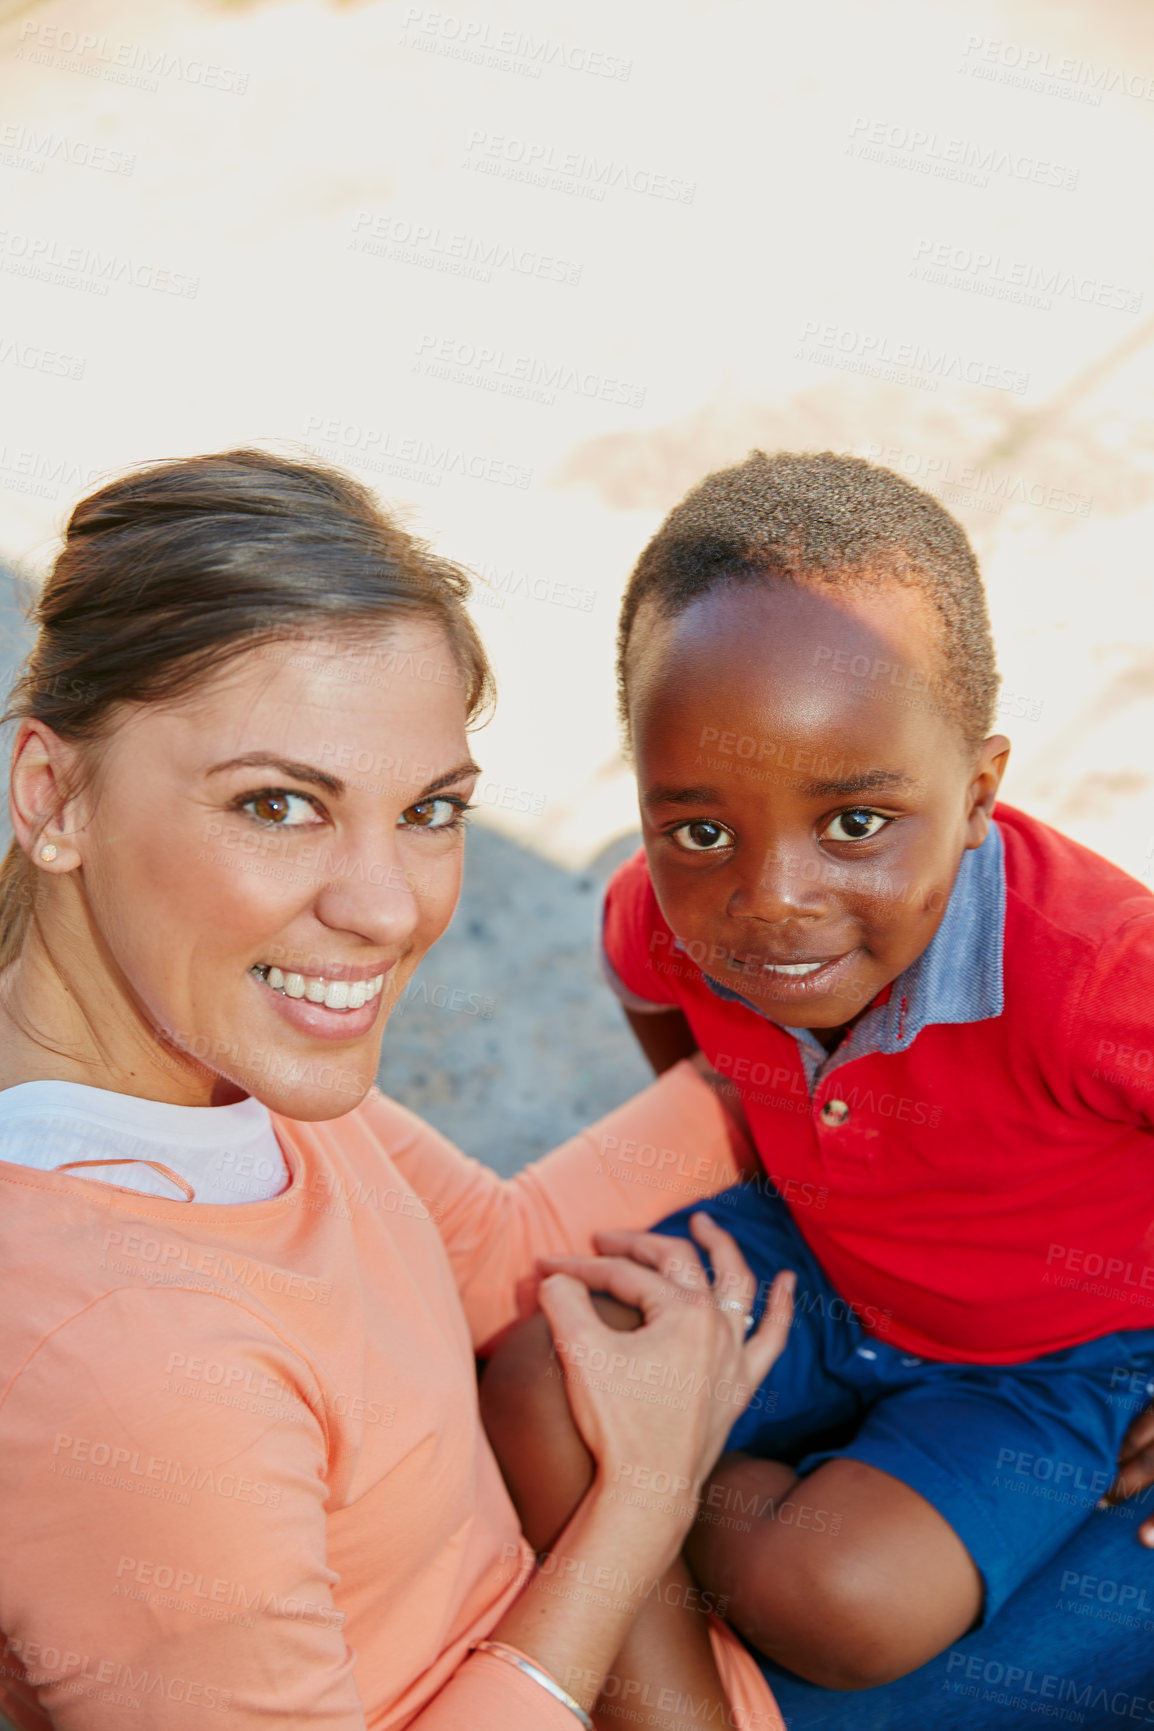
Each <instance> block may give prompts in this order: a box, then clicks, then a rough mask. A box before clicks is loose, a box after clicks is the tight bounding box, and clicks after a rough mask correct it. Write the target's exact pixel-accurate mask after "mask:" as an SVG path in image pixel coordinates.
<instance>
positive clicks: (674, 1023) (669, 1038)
mask: <svg viewBox="0 0 1154 1731" xmlns="http://www.w3.org/2000/svg"><path fill="white" fill-rule="evenodd" d="M622 1007H623V1008H624V1009H625V1020H626V1021H627V1022H628V1023H629V1026H630V1027H631V1028H632V1029H633V1033H634V1036H635V1038H636V1040H637V1044H638V1045H639V1046H640V1047H641V1050H642V1051H643V1052H644V1053H645V1056H646V1057H647V1058H648V1060H649V1062H650V1063H651V1064H652V1066H653V1069H654V1072H655V1074H656V1075H658V1076H660V1075H662V1074H663V1073H664V1072H665V1071H666V1070H672V1068H673V1066H674V1064H677V1063H680V1061H681V1059H682V1058H692V1057H693V1055H694V1053H695V1052H696V1051H697V1040H696V1037H695V1036H694V1033H693V1030H692V1028H691V1027H690V1026H689V1021H688V1018H687V1017H686V1015H685V1013H684V1012H683V1011H682V1010H677V1009H674V1008H673V1006H672V1005H670V1007H669V1009H667V1010H664V1009H663V1010H658V1011H647V1012H646V1013H645V1014H642V1012H641V1011H640V1010H631V1009H629V1008H628V1007H627V1006H624V1005H623V1006H622Z"/></svg>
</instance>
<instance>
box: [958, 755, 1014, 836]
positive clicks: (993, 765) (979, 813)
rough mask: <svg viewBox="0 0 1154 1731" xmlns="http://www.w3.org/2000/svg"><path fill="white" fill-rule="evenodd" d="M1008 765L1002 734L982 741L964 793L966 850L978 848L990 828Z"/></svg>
mask: <svg viewBox="0 0 1154 1731" xmlns="http://www.w3.org/2000/svg"><path fill="white" fill-rule="evenodd" d="M1009 761H1010V742H1009V740H1008V739H1007V738H1006V736H1005V734H1004V733H992V734H991V735H990V737H989V739H987V740H983V742H982V748H981V750H980V751H979V752H978V758H977V762H976V763H975V764H974V767H973V770H972V771H971V774H970V781H969V788H968V792H967V800H968V806H967V811H966V846H967V847H968V848H970V847H981V845H982V843H983V842H984V841H985V839H986V835H987V833H988V832H989V828H990V818H991V815H992V813H993V810H994V804H995V802H996V800H997V797H998V789H999V787H1000V786H1001V784H1002V777H1003V775H1005V773H1006V765H1007V763H1008V762H1009Z"/></svg>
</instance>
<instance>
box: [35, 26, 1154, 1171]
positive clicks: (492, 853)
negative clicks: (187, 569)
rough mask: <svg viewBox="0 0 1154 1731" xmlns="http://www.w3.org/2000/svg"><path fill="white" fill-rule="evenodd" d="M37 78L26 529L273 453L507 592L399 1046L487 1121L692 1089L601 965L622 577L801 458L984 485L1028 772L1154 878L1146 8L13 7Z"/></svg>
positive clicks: (396, 1056) (1070, 826)
mask: <svg viewBox="0 0 1154 1731" xmlns="http://www.w3.org/2000/svg"><path fill="white" fill-rule="evenodd" d="M0 78H2V80H3V91H4V98H3V111H2V113H3V125H2V127H0V206H2V214H0V304H2V312H0V392H2V396H0V403H2V408H0V413H2V416H3V421H2V427H0V557H3V558H5V559H7V560H9V561H11V562H14V563H19V564H20V565H22V566H23V567H25V568H27V569H28V570H29V571H30V572H32V573H33V574H35V573H36V572H37V571H39V570H41V569H43V567H44V564H45V562H46V561H47V559H48V558H49V557H50V554H51V550H52V545H53V539H54V536H55V534H56V532H57V529H58V526H59V524H60V521H61V518H62V516H63V514H64V513H65V512H66V510H67V508H68V505H69V502H70V501H71V500H73V499H74V498H75V497H76V496H77V495H78V494H79V493H80V492H81V491H82V490H83V489H84V488H85V486H86V485H87V484H88V483H89V481H90V479H92V478H94V477H96V476H98V475H99V474H102V473H105V472H108V471H109V470H114V469H116V468H118V467H119V466H122V465H124V464H127V463H130V462H132V461H135V460H138V459H143V458H147V457H155V456H159V455H170V454H174V453H179V452H191V451H196V450H203V449H210V448H214V447H221V446H226V445H232V444H236V443H240V442H244V441H261V442H266V443H279V444H281V445H287V446H289V447H291V448H295V449H301V448H305V449H313V450H315V451H317V452H319V453H321V454H323V455H325V456H326V457H329V458H332V459H335V460H339V461H343V462H345V463H347V464H348V465H349V466H350V467H351V468H352V469H353V470H354V472H355V473H357V474H359V475H360V476H361V477H362V478H364V479H366V480H368V481H369V482H370V483H372V484H373V485H374V486H376V487H377V488H378V489H379V490H380V492H381V493H382V494H383V495H384V496H385V497H386V498H388V499H390V500H392V501H394V502H395V503H396V504H397V505H398V506H399V507H400V508H401V509H403V511H404V512H405V513H406V515H407V516H408V518H409V519H410V521H412V522H413V523H414V524H415V525H416V526H418V527H419V528H420V529H422V530H423V531H424V532H426V533H428V534H429V535H430V536H431V537H433V538H434V539H435V541H436V542H437V544H438V546H440V547H441V548H443V549H444V550H445V551H446V552H448V553H451V554H452V555H454V556H456V557H459V558H461V559H462V560H464V561H465V562H466V563H469V564H471V565H472V566H473V567H474V568H475V569H477V570H479V571H480V573H481V575H482V578H483V579H484V582H483V586H482V587H481V589H480V590H479V592H478V604H477V607H476V615H477V618H478V620H479V622H480V625H481V627H482V630H483V631H484V633H485V636H486V638H487V640H488V642H489V644H490V646H491V649H492V652H493V655H494V658H495V661H496V664H497V668H498V673H499V676H500V680H501V687H502V697H501V705H500V709H499V712H498V715H497V718H496V720H495V721H494V722H493V723H492V724H491V725H490V726H489V727H488V728H487V729H486V730H485V731H484V732H483V733H481V734H480V735H479V736H478V739H477V750H478V752H479V755H480V758H481V761H482V763H483V765H484V768H485V772H486V779H485V781H484V782H483V783H482V787H481V805H482V811H481V820H480V827H479V828H478V833H477V834H476V835H475V837H474V838H473V847H472V854H471V860H470V866H469V876H468V882H467V887H466V893H465V899H464V902H463V904H462V908H461V911H460V914H459V915H458V918H457V920H456V922H455V924H454V927H453V929H452V932H451V933H450V935H449V937H448V938H447V939H446V940H445V942H444V944H443V945H442V946H441V947H440V949H438V950H437V951H436V952H435V954H434V955H433V956H432V957H431V958H430V959H429V962H428V964H427V965H426V968H425V969H424V970H423V972H422V976H421V980H420V981H419V982H418V985H419V986H420V987H421V988H422V989H424V988H426V987H427V990H426V991H425V996H423V997H422V996H420V994H419V992H415V993H414V995H413V997H412V998H411V1000H410V1001H409V1002H407V1003H406V1005H405V1008H404V1013H403V1015H402V1016H401V1017H400V1018H398V1021H397V1023H396V1025H395V1027H394V1028H393V1029H392V1030H391V1032H390V1035H389V1040H388V1044H387V1047H386V1051H387V1054H388V1055H387V1057H386V1062H385V1067H384V1070H383V1077H384V1080H385V1082H386V1085H387V1086H388V1087H389V1088H390V1089H391V1090H392V1091H394V1092H395V1093H396V1094H398V1095H399V1096H400V1097H401V1098H402V1099H406V1100H408V1101H410V1102H411V1103H413V1104H414V1105H415V1106H417V1107H418V1108H419V1109H420V1110H422V1111H426V1112H427V1113H428V1115H429V1116H430V1117H431V1118H433V1120H434V1121H435V1122H438V1123H440V1124H442V1125H443V1126H444V1127H445V1128H446V1129H448V1130H450V1132H451V1133H453V1134H455V1135H457V1136H458V1137H459V1138H460V1139H461V1140H463V1141H464V1142H465V1144H466V1145H467V1146H468V1147H470V1148H471V1149H472V1150H473V1151H475V1152H477V1153H479V1154H481V1155H482V1156H484V1157H485V1158H487V1159H492V1160H494V1161H495V1162H496V1163H498V1164H500V1165H502V1166H503V1167H510V1166H512V1165H515V1164H516V1163H517V1162H518V1161H520V1160H521V1159H523V1158H524V1157H526V1156H527V1155H529V1154H530V1153H532V1152H534V1151H536V1150H538V1149H540V1148H542V1147H544V1146H546V1145H548V1144H549V1143H550V1142H552V1141H553V1140H555V1139H557V1138H558V1137H559V1136H561V1135H562V1134H564V1133H566V1132H567V1131H568V1130H569V1129H570V1128H572V1127H574V1126H575V1125H576V1123H577V1122H579V1121H580V1119H581V1118H582V1117H583V1116H585V1115H587V1114H588V1113H591V1112H595V1111H597V1110H600V1109H601V1108H602V1107H604V1106H606V1105H608V1104H611V1103H612V1102H613V1101H614V1100H616V1099H618V1098H620V1097H621V1094H622V1093H624V1092H626V1091H627V1090H628V1089H629V1088H631V1087H633V1086H634V1085H635V1084H636V1083H637V1081H639V1080H640V1079H641V1076H642V1074H643V1072H642V1071H641V1069H640V1066H639V1063H638V1061H637V1060H636V1058H635V1056H634V1055H633V1054H632V1052H631V1051H630V1050H629V1048H628V1046H627V1045H626V1044H625V1042H624V1039H623V1036H622V1034H621V1032H620V1024H619V1021H618V1018H617V1012H616V1010H615V1008H614V1006H613V1005H612V1004H611V1003H610V1002H609V1000H608V999H607V997H605V996H604V994H603V992H602V989H601V988H600V986H599V985H598V984H597V982H596V979H595V977H594V974H593V972H592V962H591V959H590V954H591V952H590V941H591V934H592V931H593V927H594V923H595V904H596V900H597V884H598V882H599V881H600V878H601V876H602V875H603V863H602V864H599V863H598V862H603V860H604V858H605V857H606V850H607V849H609V850H614V849H617V850H618V851H619V850H620V846H621V845H622V838H624V837H627V836H628V835H629V834H630V832H632V831H633V829H634V828H635V824H636V818H635V814H634V810H633V795H632V787H631V781H630V777H629V774H628V771H627V769H626V767H625V765H624V763H623V762H622V759H621V756H620V752H619V748H618V742H617V736H616V727H615V721H614V716H613V702H612V679H611V659H612V639H613V629H614V616H615V611H616V604H617V600H618V598H619V595H620V592H621V588H622V585H623V583H624V581H625V578H626V575H627V573H628V570H629V568H630V565H631V563H632V561H633V560H634V558H635V557H636V555H637V553H638V551H639V550H640V548H641V547H642V545H643V544H644V542H645V540H646V538H647V536H648V535H649V534H650V533H651V532H652V531H653V529H654V527H655V526H656V524H657V523H658V522H659V521H660V518H661V516H662V514H663V512H664V511H665V510H666V509H667V508H668V506H669V505H670V504H671V503H672V502H673V501H674V500H675V499H676V498H677V497H678V496H679V494H680V493H681V492H682V491H683V490H684V488H685V487H686V486H687V485H688V484H690V483H691V482H692V481H693V480H695V479H696V478H697V477H698V476H699V475H700V474H701V473H702V472H704V471H705V470H706V469H707V468H709V467H711V466H716V465H718V464H720V463H724V462H727V461H731V460H734V459H736V458H739V457H741V456H742V455H743V454H744V453H745V451H746V450H747V449H748V448H749V447H750V446H751V445H753V444H760V445H763V446H775V445H788V446H792V447H800V448H815V447H817V448H821V447H833V448H836V449H842V450H851V451H855V452H858V453H860V454H864V455H870V456H873V457H875V458H876V459H878V460H881V461H884V462H888V463H890V464H891V465H892V466H894V467H896V468H898V469H900V470H901V471H902V472H904V473H907V474H909V475H910V477H911V478H913V479H915V480H918V481H920V482H921V484H923V485H926V486H928V487H930V488H931V490H934V491H936V492H938V493H939V494H940V496H942V497H943V498H944V499H945V500H946V502H947V503H948V504H949V505H950V506H951V508H952V509H954V510H955V511H956V513H957V514H958V515H959V517H960V518H961V519H962V520H963V521H964V523H965V524H966V526H967V528H968V529H969V531H970V533H971V535H972V537H973V539H974V542H975V545H976V546H977V548H978V550H979V553H980V555H981V558H982V560H983V564H984V569H985V571H986V574H987V581H988V585H989V591H990V598H991V606H992V610H993V614H994V619H995V625H996V630H997V635H998V640H999V647H1000V656H1001V663H1002V668H1003V672H1004V676H1005V686H1004V694H1003V705H1002V717H1001V720H1002V725H1003V726H1004V728H1005V730H1006V731H1008V732H1009V733H1011V734H1012V736H1013V738H1014V744H1015V756H1014V761H1013V765H1012V768H1011V772H1010V778H1009V783H1008V787H1007V793H1008V796H1009V797H1010V798H1011V799H1013V800H1015V801H1017V802H1018V803H1020V804H1023V805H1026V806H1028V807H1029V808H1030V809H1032V810H1034V811H1036V812H1038V813H1039V814H1040V815H1041V816H1043V817H1045V818H1047V819H1049V820H1050V821H1052V822H1055V823H1057V824H1058V825H1059V826H1060V827H1063V828H1065V829H1067V830H1068V831H1069V832H1070V833H1072V834H1073V835H1075V836H1077V837H1078V838H1079V839H1081V840H1083V841H1085V842H1086V843H1088V844H1089V845H1090V846H1092V847H1096V848H1098V849H1099V850H1100V851H1102V852H1103V853H1105V854H1107V855H1108V856H1110V857H1111V858H1113V859H1115V860H1117V861H1118V862H1119V863H1120V864H1122V865H1123V866H1125V867H1126V868H1127V869H1128V870H1130V871H1132V872H1134V873H1135V874H1136V875H1138V876H1145V877H1149V875H1150V873H1151V870H1152V867H1154V778H1152V776H1151V771H1150V738H1151V721H1152V720H1154V647H1152V645H1151V633H1150V622H1151V615H1152V610H1154V601H1152V596H1154V590H1152V580H1151V561H1150V552H1149V549H1150V546H1151V544H1152V542H1154V535H1152V533H1151V530H1152V529H1154V433H1152V432H1151V427H1152V425H1154V422H1152V420H1151V414H1150V411H1151V406H1152V401H1154V342H1152V339H1154V316H1152V315H1154V299H1152V286H1154V284H1152V275H1151V257H1150V249H1151V235H1152V230H1151V225H1150V223H1149V220H1148V218H1147V215H1146V211H1145V203H1146V199H1145V192H1144V189H1145V187H1146V185H1147V182H1148V178H1149V176H1148V165H1149V161H1150V153H1151V148H1152V133H1154V23H1152V21H1151V16H1150V12H1149V8H1148V7H1147V6H1146V5H1144V4H1141V3H1140V0H1113V3H1112V4H1111V5H1109V6H1091V5H1090V4H1089V3H1088V0H1086V3H1082V4H1073V5H1065V6H1062V7H1058V8H1056V7H1052V6H1045V5H1042V4H1040V3H1039V0H967V3H965V4H963V3H962V0H944V3H943V4H940V5H937V6H934V7H918V6H915V5H912V4H909V3H906V0H878V3H877V4H875V5H871V6H869V7H862V6H860V5H856V4H854V3H853V0H819V3H818V4H815V5H811V6H808V7H804V8H785V7H767V6H765V5H763V4H759V3H758V0H713V3H709V0H672V3H662V4H660V5H658V4H657V3H656V0H642V3H639V4H637V5H634V6H632V7H620V6H611V5H609V4H608V3H607V0H589V3H587V4H585V5H583V6H582V7H580V8H577V7H575V6H573V5H566V4H564V3H561V0H540V3H538V4H533V5H530V4H529V0H486V4H485V5H484V7H483V9H477V8H475V7H474V6H472V5H470V6H469V7H465V6H463V5H461V6H460V7H459V9H458V10H457V11H456V12H453V11H450V10H447V9H445V8H432V7H428V6H424V5H421V4H405V5H401V4H398V3H396V0H366V3H360V4H358V3H356V0H349V3H346V4H335V3H334V4H322V3H321V0H284V3H282V0H264V3H260V0H251V3H245V0H231V3H227V0H218V3H213V0H101V4H100V5H99V7H94V6H93V5H92V4H91V0H88V3H84V0H52V3H47V4H40V3H34V0H17V3H15V4H13V3H12V0H0ZM7 642H8V648H9V650H11V651H14V650H15V649H16V647H18V638H17V636H14V635H13V634H12V632H11V631H9V632H8V634H7ZM435 988H439V989H440V990H439V995H438V993H437V992H436V991H435ZM470 995H476V997H477V1001H478V1004H481V1003H483V1002H485V1001H487V1000H491V1001H492V1011H491V1014H488V1015H483V1014H482V1013H481V1011H480V1009H478V1010H477V1011H476V1013H472V1012H470V1010H469V1009H468V1008H466V1009H464V1010H462V1009H460V1008H459V1007H458V1008H453V1007H452V1006H453V1004H454V1003H455V1004H457V1005H458V1006H459V1005H460V1004H461V1003H462V1002H465V1003H466V1005H467V1004H468V1003H469V1000H470Z"/></svg>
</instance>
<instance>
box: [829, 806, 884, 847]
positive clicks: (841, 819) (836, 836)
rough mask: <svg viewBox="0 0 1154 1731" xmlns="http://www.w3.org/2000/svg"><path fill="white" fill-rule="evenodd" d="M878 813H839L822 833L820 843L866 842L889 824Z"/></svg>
mask: <svg viewBox="0 0 1154 1731" xmlns="http://www.w3.org/2000/svg"><path fill="white" fill-rule="evenodd" d="M889 821H890V820H889V818H888V817H883V816H882V814H881V812H880V811H839V812H838V814H837V816H836V817H835V818H831V819H830V821H829V823H828V824H827V825H826V827H825V829H824V830H823V832H822V836H821V839H822V841H868V840H869V838H870V836H871V835H877V833H878V831H879V830H880V829H884V827H885V825H886V824H887V823H888V822H889Z"/></svg>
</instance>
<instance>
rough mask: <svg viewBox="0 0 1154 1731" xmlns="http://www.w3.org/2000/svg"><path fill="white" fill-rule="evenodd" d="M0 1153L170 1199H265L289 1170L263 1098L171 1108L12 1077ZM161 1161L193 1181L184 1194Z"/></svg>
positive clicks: (1, 1116) (0, 1100)
mask: <svg viewBox="0 0 1154 1731" xmlns="http://www.w3.org/2000/svg"><path fill="white" fill-rule="evenodd" d="M0 1160H7V1161H9V1162H10V1163H11V1164H12V1165H14V1166H35V1167H36V1168H37V1170H38V1171H41V1172H53V1171H57V1170H59V1168H60V1167H61V1166H65V1165H68V1163H69V1162H70V1161H74V1160H99V1161H108V1162H110V1164H108V1165H100V1166H80V1167H71V1166H70V1167H69V1171H70V1173H71V1175H72V1176H73V1177H76V1178H94V1179H95V1180H96V1181H97V1183H103V1184H119V1185H121V1186H122V1187H123V1188H124V1189H127V1190H139V1191H141V1192H142V1193H143V1194H144V1195H145V1196H164V1197H166V1198H168V1199H169V1200H172V1201H178V1202H179V1201H189V1200H193V1201H196V1202H215V1203H221V1202H225V1203H228V1202H263V1201H265V1200H266V1199H267V1198H268V1197H269V1196H279V1194H280V1192H281V1191H282V1190H284V1189H286V1188H287V1186H288V1182H289V1169H288V1166H287V1164H286V1162H285V1157H284V1155H283V1154H282V1152H281V1149H280V1144H279V1143H278V1141H277V1139H276V1136H275V1134H274V1132H273V1127H272V1119H271V1118H270V1117H269V1112H268V1107H267V1106H262V1105H261V1104H260V1101H259V1100H253V1099H251V1098H250V1099H247V1100H240V1101H238V1103H237V1104H236V1105H235V1106H169V1105H167V1104H166V1103H165V1102H164V1101H162V1100H138V1099H136V1098H135V1096H133V1095H131V1094H113V1093H110V1092H109V1091H108V1090H107V1089H105V1088H88V1087H85V1086H84V1085H83V1084H82V1083H80V1082H18V1083H17V1084H16V1086H15V1087H14V1088H5V1089H3V1090H0ZM157 1166H167V1167H168V1169H169V1171H170V1172H175V1173H177V1174H178V1176H179V1177H181V1178H183V1179H184V1181H185V1183H186V1184H188V1185H190V1186H191V1188H192V1191H193V1195H192V1197H191V1198H190V1197H187V1196H186V1194H185V1192H184V1191H183V1190H182V1189H181V1187H180V1186H179V1185H178V1184H174V1183H173V1182H172V1180H171V1179H170V1178H166V1177H165V1176H164V1174H163V1172H159V1171H157Z"/></svg>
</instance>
